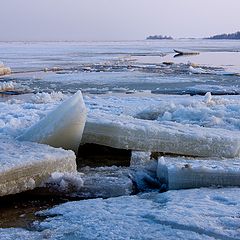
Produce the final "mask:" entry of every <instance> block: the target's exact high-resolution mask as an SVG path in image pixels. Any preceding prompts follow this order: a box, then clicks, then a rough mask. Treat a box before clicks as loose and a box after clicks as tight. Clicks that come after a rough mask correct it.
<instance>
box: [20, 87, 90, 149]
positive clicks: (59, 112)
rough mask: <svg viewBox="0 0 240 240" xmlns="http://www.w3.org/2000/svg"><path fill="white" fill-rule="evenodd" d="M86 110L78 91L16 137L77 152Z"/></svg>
mask: <svg viewBox="0 0 240 240" xmlns="http://www.w3.org/2000/svg"><path fill="white" fill-rule="evenodd" d="M86 116H87V110H86V107H85V104H84V101H83V98H82V93H81V92H80V91H78V92H77V93H76V94H74V95H73V96H72V97H70V98H69V99H67V100H66V101H64V102H63V103H62V104H60V105H59V106H58V107H57V108H56V109H54V110H53V111H52V112H50V113H49V114H47V115H46V116H45V117H44V118H43V119H41V120H40V121H39V122H37V123H36V124H34V125H33V126H32V127H30V128H29V129H28V130H27V131H26V132H25V133H23V134H22V135H21V136H19V137H18V138H17V139H18V140H21V141H32V142H38V143H45V144H48V145H50V146H53V147H63V148H64V149H71V150H73V151H75V152H77V150H78V147H79V144H80V142H81V138H82V133H83V129H84V126H85V121H86Z"/></svg>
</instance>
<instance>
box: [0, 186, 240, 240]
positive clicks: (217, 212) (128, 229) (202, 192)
mask: <svg viewBox="0 0 240 240" xmlns="http://www.w3.org/2000/svg"><path fill="white" fill-rule="evenodd" d="M239 199H240V191H239V188H219V189H213V188H212V189H211V188H209V189H204V188H202V189H193V190H179V191H168V192H165V193H157V192H151V193H145V194H139V195H136V196H125V197H117V198H109V199H106V200H103V199H94V200H87V201H86V200H84V201H77V202H68V203H65V204H61V205H59V206H57V207H55V208H53V209H50V210H46V211H44V212H41V213H40V214H41V215H45V216H47V219H46V220H44V221H43V222H41V223H35V227H36V229H38V230H41V232H28V231H25V230H21V231H23V233H24V234H25V235H24V236H28V235H29V236H30V237H29V239H34V238H33V236H34V234H36V235H35V236H36V237H35V239H37V238H38V239H41V238H39V237H40V236H41V237H43V236H45V237H46V236H47V237H48V239H174V240H175V239H189V240H190V239H224V240H225V239H239V237H240V218H239V213H240V212H239V208H240V200H239ZM0 234H1V236H6V237H7V238H6V239H15V238H16V236H17V234H18V232H17V231H16V229H12V231H10V230H9V229H1V230H0ZM31 237H32V238H31ZM20 239H21V238H20Z"/></svg>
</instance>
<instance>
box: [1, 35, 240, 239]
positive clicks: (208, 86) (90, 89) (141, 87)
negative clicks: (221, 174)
mask: <svg viewBox="0 0 240 240" xmlns="http://www.w3.org/2000/svg"><path fill="white" fill-rule="evenodd" d="M174 48H181V49H190V50H195V51H200V55H198V56H191V57H179V58H173V49H174ZM239 50H240V44H239V41H207V40H206V41H205V40H180V41H139V42H117V43H116V42H115V43H108V42H105V43H0V54H1V61H3V62H4V64H5V65H6V66H9V67H11V68H12V70H13V72H15V73H13V74H12V75H10V76H4V77H1V78H0V87H1V90H3V91H9V93H10V90H13V91H15V92H16V93H21V92H22V90H23V92H24V91H25V92H29V91H30V92H38V91H40V92H44V93H40V94H37V95H34V96H32V95H28V96H27V97H25V98H24V97H23V98H21V97H20V98H19V97H14V98H7V99H8V100H7V102H6V101H5V100H4V102H0V109H1V113H0V134H1V137H5V138H10V139H13V138H15V137H17V136H19V135H20V134H22V133H23V132H24V131H25V130H26V129H27V128H28V127H29V126H31V125H32V124H34V123H36V122H37V121H39V119H41V118H43V117H44V116H46V115H47V113H48V112H50V111H51V110H52V109H53V108H55V107H56V106H57V105H58V104H59V103H60V102H61V101H62V100H64V99H66V98H67V97H68V95H69V94H71V93H74V92H76V91H77V90H79V89H81V90H82V92H83V93H84V100H85V102H86V105H87V108H88V111H89V119H91V118H96V119H98V120H101V118H103V117H106V119H108V118H109V119H111V118H112V119H116V118H117V119H120V120H121V119H123V120H124V119H125V120H126V119H131V121H135V120H136V121H139V122H144V121H146V122H148V123H149V124H150V125H151V123H154V124H159V123H160V124H162V123H168V124H170V125H171V124H174V125H176V126H179V129H181V126H182V125H184V126H188V125H189V126H194V127H195V126H197V127H200V128H201V127H203V128H206V127H207V128H209V129H210V130H211V129H212V128H214V129H220V130H222V129H223V130H224V131H225V130H227V131H230V132H231V131H232V132H233V133H234V134H237V132H238V131H239V126H240V123H239V104H240V102H239V97H238V96H226V95H236V94H239V92H240V90H239V76H237V75H235V76H225V75H219V74H216V72H218V71H224V69H225V70H229V69H230V71H236V72H239V62H238V61H237V62H236V59H237V60H238V56H239ZM165 54H166V55H165ZM209 56H210V57H211V56H215V57H216V56H217V58H218V59H217V60H219V62H216V61H215V60H216V58H215V59H212V58H208V57H209ZM228 56H233V58H234V59H229V58H228ZM223 59H225V60H227V61H225V60H224V61H223V62H221V61H220V60H223ZM150 60H151V61H150ZM206 60H207V62H206ZM212 60H213V61H212ZM228 61H229V64H230V65H231V66H228V64H227V63H228ZM163 62H166V63H165V64H163ZM169 62H173V63H174V64H171V63H170V65H169ZM190 62H191V63H190ZM191 65H192V66H193V67H194V68H201V69H203V71H205V72H208V73H209V72H210V73H211V74H193V73H192V72H191V71H190V69H189V67H190V66H191ZM222 68H224V69H222ZM53 90H54V91H55V92H53V93H51V94H47V93H46V92H48V93H50V92H52V91H53ZM56 91H61V93H57V92H56ZM209 91H210V92H212V95H224V96H221V97H215V96H212V95H211V94H207V95H205V94H206V93H207V92H209ZM62 92H63V93H62ZM126 93H128V94H130V93H131V94H132V95H127V94H126ZM96 94H101V95H98V96H96ZM162 94H165V96H163V95H162ZM168 94H177V95H179V94H190V95H195V94H200V95H205V96H201V97H200V96H194V97H191V96H189V95H187V96H186V95H184V96H176V95H168ZM5 99H6V98H5ZM230 132H228V133H230ZM234 134H233V135H234ZM228 137H230V138H231V137H232V136H231V134H229V136H228ZM136 155H138V156H139V153H137V154H136ZM140 155H141V154H140ZM141 156H142V158H141V159H138V158H136V159H135V160H134V158H132V159H131V166H130V167H126V165H124V166H119V165H121V164H119V161H118V162H117V165H118V166H119V167H111V166H109V167H106V166H104V163H103V166H104V167H99V164H98V165H97V164H96V165H95V167H96V166H98V168H94V164H91V167H85V168H82V167H83V166H84V164H83V165H81V167H80V168H79V171H81V172H83V173H84V175H82V176H81V177H82V179H83V180H85V188H84V187H80V188H79V189H75V192H73V194H74V195H75V197H77V198H80V199H82V198H95V197H103V198H108V199H105V200H103V199H95V200H84V201H76V202H69V203H66V204H64V205H59V206H57V207H56V208H54V209H52V210H51V209H50V210H48V211H46V212H44V213H41V214H40V215H44V216H46V217H47V219H46V220H44V219H38V217H37V219H36V218H35V217H33V215H34V212H36V211H37V210H40V209H41V208H42V207H44V208H46V207H52V205H54V204H59V202H58V201H53V202H52V203H51V201H50V200H49V201H48V200H47V203H46V202H44V200H42V203H40V204H39V202H38V203H36V204H34V201H35V200H32V201H31V200H30V205H32V204H33V205H34V206H33V208H32V207H30V208H29V207H28V206H27V210H24V211H22V210H23V207H22V206H21V204H19V203H16V204H13V207H12V208H13V209H15V207H17V208H18V209H19V212H18V211H17V213H15V211H12V210H10V211H9V212H10V216H11V217H10V218H13V216H14V217H15V218H14V221H13V222H14V223H11V221H9V217H4V213H6V212H5V211H1V213H2V218H1V219H2V220H1V221H2V222H1V227H9V226H12V227H15V228H7V229H0V233H1V237H2V238H4V239H44V238H47V239H79V238H80V239H151V238H154V239H156V238H164V239H176V238H178V239H203V238H204V239H239V238H240V237H239V236H240V233H239V228H240V222H239V219H240V218H239V188H222V189H214V188H209V189H194V190H185V191H184V190H179V191H168V192H166V193H159V191H160V190H162V189H161V184H160V183H159V181H158V179H157V174H156V169H157V165H156V161H152V162H151V164H150V166H148V165H146V164H147V163H146V162H149V161H150V157H149V156H150V153H142V155H141ZM95 158H96V156H95ZM88 161H89V159H88ZM134 161H135V163H134ZM193 161H194V160H193ZM237 161H238V162H239V160H237ZM115 163H116V162H115ZM86 164H87V162H86ZM111 164H113V165H114V162H111ZM111 164H110V165H111ZM181 164H183V163H181ZM214 164H215V163H214ZM212 167H213V168H214V166H212V165H210V166H209V168H212ZM230 167H231V166H230ZM59 186H61V184H60V185H59ZM83 186H84V185H83ZM149 190H151V191H152V190H154V191H153V192H151V193H139V194H137V195H134V196H128V195H131V194H136V192H138V191H143V192H144V191H149ZM121 195H127V196H121ZM119 196H121V197H119ZM24 197H25V196H24ZM61 197H62V196H61ZM59 200H60V201H69V200H71V198H66V199H65V198H64V199H61V198H59ZM28 204H29V202H28V201H26V205H28ZM38 204H39V205H38ZM5 210H6V209H5ZM13 212H14V213H13ZM26 212H27V216H26V217H25V215H24V214H25V213H26ZM29 212H30V213H31V215H32V216H31V217H29V216H28V213H29ZM11 213H13V214H11ZM7 214H8V211H7ZM16 216H17V217H16ZM21 219H23V220H21ZM25 220H26V221H27V224H25V223H23V222H24V221H25ZM34 220H39V221H37V222H35V224H34V225H32V221H34ZM5 221H6V222H5ZM3 222H5V223H6V224H4V223H3ZM29 226H30V227H29ZM17 227H22V228H26V227H28V228H30V229H31V230H32V231H27V230H26V229H19V228H17Z"/></svg>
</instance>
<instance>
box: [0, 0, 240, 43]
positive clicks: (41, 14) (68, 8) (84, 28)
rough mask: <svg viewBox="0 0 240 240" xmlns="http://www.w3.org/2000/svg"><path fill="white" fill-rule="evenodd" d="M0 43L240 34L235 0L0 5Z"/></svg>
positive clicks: (14, 1)
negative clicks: (237, 32) (239, 32)
mask: <svg viewBox="0 0 240 240" xmlns="http://www.w3.org/2000/svg"><path fill="white" fill-rule="evenodd" d="M0 9H1V14H0V30H1V34H0V41H59V40H69V41H71V40H74V41H107V40H142V39H145V38H146V37H147V36H148V35H155V34H157V35H159V34H162V35H171V36H173V37H176V38H178V37H207V36H209V35H213V34H218V33H224V32H226V33H231V32H236V31H238V30H240V14H239V11H240V0H0Z"/></svg>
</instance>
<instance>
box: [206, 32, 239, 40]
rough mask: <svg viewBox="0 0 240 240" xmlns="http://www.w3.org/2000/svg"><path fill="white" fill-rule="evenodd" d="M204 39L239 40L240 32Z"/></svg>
mask: <svg viewBox="0 0 240 240" xmlns="http://www.w3.org/2000/svg"><path fill="white" fill-rule="evenodd" d="M206 39H233V40H234V39H240V31H238V32H235V33H229V34H227V33H223V34H218V35H214V36H211V37H208V38H206Z"/></svg>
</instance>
